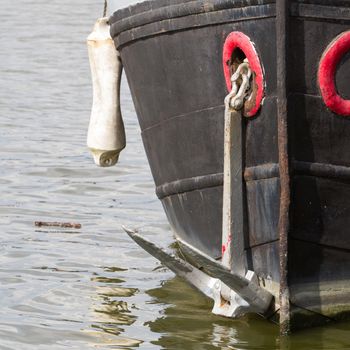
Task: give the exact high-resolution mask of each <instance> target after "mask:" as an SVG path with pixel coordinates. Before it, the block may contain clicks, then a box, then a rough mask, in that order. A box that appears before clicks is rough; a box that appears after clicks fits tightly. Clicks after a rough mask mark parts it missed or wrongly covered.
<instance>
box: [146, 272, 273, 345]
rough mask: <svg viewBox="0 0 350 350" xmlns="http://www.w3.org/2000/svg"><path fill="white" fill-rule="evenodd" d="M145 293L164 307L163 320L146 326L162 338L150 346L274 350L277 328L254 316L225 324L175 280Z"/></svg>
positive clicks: (209, 304)
mask: <svg viewBox="0 0 350 350" xmlns="http://www.w3.org/2000/svg"><path fill="white" fill-rule="evenodd" d="M147 293H148V294H149V295H151V296H152V297H153V302H154V303H162V304H164V306H165V310H164V312H163V317H159V318H157V319H156V320H155V321H151V322H149V323H148V324H149V326H150V328H151V330H152V331H153V332H155V333H160V334H162V336H161V337H160V339H158V340H157V341H155V342H154V344H156V345H160V346H162V348H164V349H208V350H214V349H226V348H227V349H277V347H276V339H277V335H278V330H277V327H275V326H274V325H272V324H270V323H268V322H265V321H264V320H261V319H259V318H258V317H256V316H254V317H245V318H242V319H240V320H227V319H225V318H222V317H218V316H215V315H212V314H211V313H210V312H211V308H212V302H211V301H209V300H208V299H207V298H205V297H203V296H202V295H201V294H200V293H198V292H197V291H195V290H193V289H192V288H191V287H189V286H188V285H187V284H185V283H184V282H183V281H181V280H180V279H179V278H175V279H172V280H169V281H167V282H165V283H164V285H163V286H162V287H160V288H156V289H153V290H150V291H148V292H147Z"/></svg>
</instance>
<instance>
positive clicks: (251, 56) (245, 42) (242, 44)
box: [223, 32, 265, 117]
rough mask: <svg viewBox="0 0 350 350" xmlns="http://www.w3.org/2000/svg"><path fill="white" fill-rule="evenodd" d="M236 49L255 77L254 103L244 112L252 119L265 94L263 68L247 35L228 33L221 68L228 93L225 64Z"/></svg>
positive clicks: (227, 75) (227, 67)
mask: <svg viewBox="0 0 350 350" xmlns="http://www.w3.org/2000/svg"><path fill="white" fill-rule="evenodd" d="M237 48H239V49H240V50H241V51H243V53H244V55H245V56H246V58H247V59H248V61H249V64H250V67H251V69H252V71H253V73H254V76H255V84H256V87H255V89H256V93H255V101H251V103H249V109H248V110H245V115H246V116H247V117H253V116H255V115H256V114H257V113H258V111H259V109H260V106H261V104H262V102H263V99H264V94H265V82H264V71H263V67H262V64H261V62H260V59H259V56H258V54H257V52H256V49H255V46H254V44H253V42H252V41H251V40H250V38H249V37H248V36H247V35H245V34H243V33H242V32H232V33H230V34H229V35H228V36H227V38H226V40H225V44H224V50H223V68H224V75H225V80H226V85H227V90H228V91H231V89H232V84H231V74H230V68H229V66H228V64H227V62H229V61H230V59H231V57H232V54H233V52H234V51H235V50H236V49H237Z"/></svg>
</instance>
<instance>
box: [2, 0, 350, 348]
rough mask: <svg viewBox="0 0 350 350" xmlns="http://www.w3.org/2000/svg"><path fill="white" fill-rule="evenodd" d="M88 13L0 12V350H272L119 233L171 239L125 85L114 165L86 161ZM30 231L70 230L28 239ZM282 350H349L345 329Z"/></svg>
mask: <svg viewBox="0 0 350 350" xmlns="http://www.w3.org/2000/svg"><path fill="white" fill-rule="evenodd" d="M126 3H127V1H125V0H123V4H126ZM101 11H102V1H97V0H74V1H71V0H51V1H47V0H17V1H15V2H13V1H9V0H3V1H2V3H1V15H2V16H1V22H0V29H1V37H0V44H1V50H0V96H1V97H0V175H1V176H0V191H1V192H0V193H1V197H0V228H1V243H0V300H1V308H0V349H1V350H5V349H31V350H32V349H33V350H34V349H52V350H58V349H67V348H68V349H133V348H138V347H139V348H140V349H269V350H270V349H280V348H284V347H283V346H282V345H280V343H279V339H278V330H277V328H276V327H275V326H274V325H272V324H270V323H267V322H265V321H263V320H260V319H258V318H245V319H242V320H238V321H234V320H226V319H223V318H219V317H215V316H213V315H211V314H210V310H211V303H210V301H208V300H207V299H205V298H204V297H202V296H201V295H200V294H198V293H197V292H196V291H194V290H192V289H191V288H190V287H188V286H187V285H186V284H185V283H183V282H182V281H181V280H180V279H177V278H174V276H173V274H172V273H170V272H169V271H167V270H166V269H164V268H163V267H162V266H160V265H159V264H158V263H157V262H156V261H155V260H154V259H153V258H151V257H149V256H148V255H147V254H146V253H144V252H142V251H141V250H140V249H139V248H138V247H137V246H136V245H135V244H133V243H132V242H131V241H130V239H129V238H128V237H127V236H126V235H125V234H124V233H123V232H122V230H121V225H128V226H131V227H138V228H141V229H142V231H143V232H144V233H145V234H146V235H154V236H155V239H159V240H161V239H163V240H164V238H163V237H170V235H171V233H170V229H169V226H168V224H167V221H166V218H165V216H164V214H163V211H162V208H161V205H160V204H159V202H158V200H157V199H156V197H155V195H154V189H153V182H152V178H151V175H150V170H149V167H148V164H147V161H146V157H145V153H144V151H143V148H142V144H141V140H140V132H139V127H138V124H137V120H136V116H135V112H134V109H133V104H132V101H131V98H130V95H129V91H128V88H127V86H126V84H125V83H124V87H123V91H122V104H123V112H124V118H125V123H126V131H127V138H128V146H127V149H126V150H125V151H124V153H123V154H122V156H121V160H120V164H119V165H118V166H117V167H114V168H113V169H99V168H96V167H95V166H94V165H93V162H92V160H91V157H90V155H89V154H88V152H87V149H86V147H85V139H86V130H87V125H88V120H89V114H90V106H91V84H90V72H89V66H88V60H87V53H86V46H85V38H86V36H87V35H88V33H89V32H90V30H91V28H92V25H93V23H94V21H95V19H96V18H97V17H98V16H99V15H100V14H101ZM37 220H43V221H55V220H57V221H73V222H80V223H81V224H82V225H83V227H82V229H81V230H75V231H73V230H72V231H69V230H51V229H38V228H35V227H34V225H33V223H34V222H35V221H37ZM167 241H168V239H167V238H166V239H165V241H164V245H166V243H167ZM290 344H291V345H290V348H291V349H305V350H306V349H350V326H349V324H339V325H337V326H333V327H330V328H318V329H314V330H309V331H306V332H302V333H299V334H297V335H296V336H293V338H291V339H290Z"/></svg>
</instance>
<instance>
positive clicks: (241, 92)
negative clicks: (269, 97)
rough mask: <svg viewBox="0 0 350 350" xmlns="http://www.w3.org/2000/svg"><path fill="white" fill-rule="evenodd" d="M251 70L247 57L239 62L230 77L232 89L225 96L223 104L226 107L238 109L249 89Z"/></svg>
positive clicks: (241, 106) (240, 107)
mask: <svg viewBox="0 0 350 350" xmlns="http://www.w3.org/2000/svg"><path fill="white" fill-rule="evenodd" d="M251 77H252V70H251V69H250V65H249V62H248V60H247V59H245V60H244V62H243V63H241V64H240V65H239V66H238V68H237V69H236V71H235V73H234V74H233V75H232V77H231V83H232V90H231V92H230V93H229V94H228V95H227V96H226V98H225V106H226V108H228V109H234V110H236V111H238V110H240V109H242V108H243V106H244V101H245V100H246V98H247V97H248V94H249V91H250V79H251Z"/></svg>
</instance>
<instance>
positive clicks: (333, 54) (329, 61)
mask: <svg viewBox="0 0 350 350" xmlns="http://www.w3.org/2000/svg"><path fill="white" fill-rule="evenodd" d="M349 51H350V31H347V32H344V33H342V34H340V35H338V36H337V37H336V38H335V39H334V40H333V41H332V42H331V43H330V45H329V46H328V47H327V49H326V51H325V52H324V54H323V55H322V58H321V62H320V66H319V69H318V82H319V86H320V90H321V94H322V97H323V100H324V102H325V104H326V106H327V107H328V108H329V109H330V110H331V111H333V112H334V113H336V114H338V115H341V116H347V117H349V116H350V100H345V99H343V98H342V97H341V96H340V95H339V93H338V91H337V87H336V84H335V74H336V70H337V67H338V65H339V63H340V61H341V59H342V58H343V57H344V55H345V54H346V53H347V52H349Z"/></svg>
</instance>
